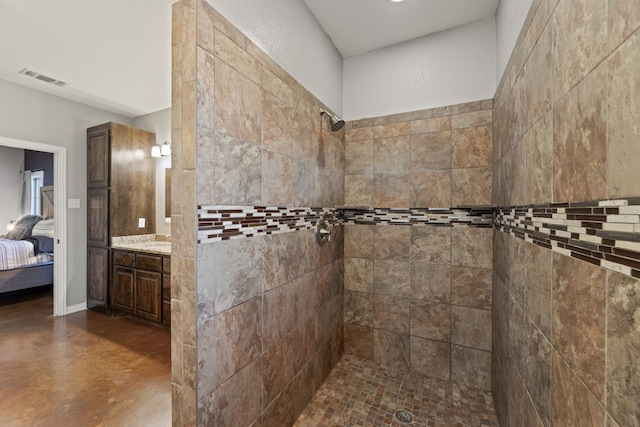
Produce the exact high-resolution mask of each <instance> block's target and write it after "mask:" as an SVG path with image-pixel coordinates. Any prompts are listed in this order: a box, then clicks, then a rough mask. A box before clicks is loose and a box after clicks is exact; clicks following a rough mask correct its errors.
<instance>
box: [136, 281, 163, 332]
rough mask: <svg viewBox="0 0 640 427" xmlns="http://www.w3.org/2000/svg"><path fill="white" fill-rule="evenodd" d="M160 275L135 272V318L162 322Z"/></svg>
mask: <svg viewBox="0 0 640 427" xmlns="http://www.w3.org/2000/svg"><path fill="white" fill-rule="evenodd" d="M161 297H162V273H155V272H152V271H142V270H138V271H137V272H136V296H135V301H136V312H135V314H136V315H137V316H140V317H142V318H145V319H148V320H153V321H154V322H161V321H162V300H161Z"/></svg>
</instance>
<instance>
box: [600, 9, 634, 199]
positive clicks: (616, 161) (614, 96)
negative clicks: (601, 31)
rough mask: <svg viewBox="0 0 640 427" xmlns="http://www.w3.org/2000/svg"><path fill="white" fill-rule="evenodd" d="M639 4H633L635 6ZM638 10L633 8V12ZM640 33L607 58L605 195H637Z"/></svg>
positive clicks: (613, 196)
mask: <svg viewBox="0 0 640 427" xmlns="http://www.w3.org/2000/svg"><path fill="white" fill-rule="evenodd" d="M639 7H640V5H639V4H637V3H636V9H638V8H639ZM638 14H640V12H637V11H636V15H638ZM639 74H640V33H638V32H636V33H635V34H634V35H633V36H631V37H630V38H629V39H628V40H627V41H626V42H625V43H624V44H623V45H622V46H620V48H618V50H616V51H615V52H614V53H613V54H612V56H611V57H610V58H609V60H608V61H607V91H608V92H607V109H608V110H607V153H606V163H607V197H609V198H617V197H633V196H639V195H640V189H639V188H638V185H637V183H638V180H640V168H638V165H639V164H640V131H639V129H640V80H639V79H638V75H639Z"/></svg>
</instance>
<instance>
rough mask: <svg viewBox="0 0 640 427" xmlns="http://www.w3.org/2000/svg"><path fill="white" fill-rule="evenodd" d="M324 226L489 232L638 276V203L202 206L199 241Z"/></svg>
mask: <svg viewBox="0 0 640 427" xmlns="http://www.w3.org/2000/svg"><path fill="white" fill-rule="evenodd" d="M320 218H324V219H325V221H327V222H328V223H329V224H332V225H338V224H371V225H375V224H389V225H405V226H419V225H433V226H444V227H460V226H469V227H486V228H489V227H493V228H496V229H498V230H500V231H502V232H504V233H508V234H510V235H512V236H515V237H518V238H520V239H523V240H526V241H527V242H530V243H533V244H536V245H539V246H542V247H545V248H547V249H550V250H552V251H555V252H558V253H561V254H563V255H566V256H570V257H573V258H577V259H580V260H582V261H586V262H589V263H592V264H595V265H598V266H601V267H604V268H607V269H610V270H613V271H617V272H619V273H622V274H625V275H627V276H631V277H636V278H640V197H639V198H630V199H618V200H602V201H593V202H576V203H553V204H549V205H536V206H519V207H508V208H492V207H469V208H451V209H447V208H370V207H338V208H295V207H294V208H284V207H268V206H200V207H199V208H198V243H212V242H218V241H222V240H230V239H241V238H247V237H253V236H260V235H267V234H277V233H288V232H292V231H297V230H304V229H312V228H314V227H315V224H316V222H317V221H318V219H320Z"/></svg>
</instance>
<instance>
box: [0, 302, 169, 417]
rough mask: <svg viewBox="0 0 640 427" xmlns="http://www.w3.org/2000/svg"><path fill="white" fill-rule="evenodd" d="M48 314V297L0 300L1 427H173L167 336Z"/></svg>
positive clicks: (114, 321)
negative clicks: (171, 426)
mask: <svg viewBox="0 0 640 427" xmlns="http://www.w3.org/2000/svg"><path fill="white" fill-rule="evenodd" d="M21 299H22V301H21ZM52 313H53V299H52V296H51V292H50V291H47V292H45V293H44V294H40V295H37V296H36V297H35V298H33V299H29V298H26V297H25V298H20V299H17V300H16V299H15V298H14V301H7V299H6V296H3V295H0V426H3V427H23V426H29V427H35V426H47V427H51V426H83V427H85V426H118V427H121V426H135V427H142V426H153V427H163V426H170V425H171V380H170V377H171V351H170V345H171V343H170V341H171V340H170V333H169V331H166V330H162V329H159V328H156V327H153V326H148V325H145V324H142V323H139V322H137V321H134V320H131V319H127V318H111V317H108V316H104V315H101V314H97V313H94V312H90V311H83V312H79V313H74V314H70V315H68V316H64V317H53V315H52Z"/></svg>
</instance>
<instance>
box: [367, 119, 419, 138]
mask: <svg viewBox="0 0 640 427" xmlns="http://www.w3.org/2000/svg"><path fill="white" fill-rule="evenodd" d="M410 133H411V122H407V121H404V122H396V123H390V124H386V125H379V126H375V127H374V128H373V137H374V138H391V137H395V136H403V135H409V134H410Z"/></svg>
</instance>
